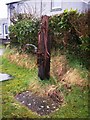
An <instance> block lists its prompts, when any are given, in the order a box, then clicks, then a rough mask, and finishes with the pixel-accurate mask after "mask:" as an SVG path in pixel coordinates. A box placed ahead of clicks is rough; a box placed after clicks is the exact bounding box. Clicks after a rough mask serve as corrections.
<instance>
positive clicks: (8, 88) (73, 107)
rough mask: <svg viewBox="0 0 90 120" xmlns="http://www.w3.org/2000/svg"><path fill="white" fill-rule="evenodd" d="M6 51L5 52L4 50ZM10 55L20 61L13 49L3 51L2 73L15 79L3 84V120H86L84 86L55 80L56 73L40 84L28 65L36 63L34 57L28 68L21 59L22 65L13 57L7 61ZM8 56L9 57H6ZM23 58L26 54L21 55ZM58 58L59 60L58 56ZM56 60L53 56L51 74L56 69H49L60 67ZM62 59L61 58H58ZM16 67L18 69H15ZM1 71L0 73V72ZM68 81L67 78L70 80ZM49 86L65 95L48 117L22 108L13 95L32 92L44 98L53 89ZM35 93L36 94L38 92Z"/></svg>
mask: <svg viewBox="0 0 90 120" xmlns="http://www.w3.org/2000/svg"><path fill="white" fill-rule="evenodd" d="M6 51H7V50H6ZM10 55H11V56H12V55H15V56H16V57H17V60H18V59H19V58H21V55H22V56H23V55H24V54H20V56H19V55H17V54H15V50H14V51H13V50H12V51H9V50H8V52H6V54H4V56H3V57H2V59H1V58H0V61H1V60H2V64H1V65H0V68H2V72H4V73H8V74H11V75H12V76H14V79H12V80H9V81H5V82H2V117H3V119H5V118H7V119H10V118H12V119H14V118H87V117H88V87H87V86H86V85H85V84H70V83H69V84H68V82H67V81H63V82H61V81H60V80H59V81H58V78H57V77H56V76H55V74H52V75H51V78H50V80H49V81H47V80H46V81H41V80H40V79H39V78H38V76H37V68H36V67H35V65H34V67H33V66H31V65H30V63H34V64H35V59H33V56H29V58H30V61H27V62H28V65H29V66H30V68H26V66H23V63H24V62H26V61H24V60H23V59H21V63H22V64H21V65H19V64H18V61H17V62H16V63H15V61H16V58H15V59H13V57H15V56H13V57H11V58H10ZM7 56H9V57H7ZM24 56H25V55H24ZM58 58H59V57H58ZM57 60H58V59H56V58H54V56H52V62H51V64H52V65H51V69H53V71H54V70H55V69H56V71H57V70H58V69H57V67H52V66H53V65H54V62H55V64H56V65H57V64H58V66H59V65H60V64H59V62H57ZM59 60H60V61H61V60H62V57H61V58H59ZM17 65H18V66H17ZM0 71H1V70H0ZM69 80H70V79H69ZM52 86H54V87H57V86H58V89H59V90H60V91H61V92H62V94H63V95H64V104H63V105H62V106H60V108H59V109H58V110H57V111H55V112H54V113H52V114H50V115H48V116H42V117H41V116H38V115H37V114H36V113H34V112H32V111H31V110H29V109H28V108H27V107H25V106H23V105H21V104H20V103H19V102H17V100H15V95H16V94H18V93H22V92H23V91H27V90H30V91H33V92H34V93H36V94H38V95H42V94H43V95H44V94H45V92H44V91H46V93H47V92H48V90H50V88H52ZM37 90H38V91H37Z"/></svg>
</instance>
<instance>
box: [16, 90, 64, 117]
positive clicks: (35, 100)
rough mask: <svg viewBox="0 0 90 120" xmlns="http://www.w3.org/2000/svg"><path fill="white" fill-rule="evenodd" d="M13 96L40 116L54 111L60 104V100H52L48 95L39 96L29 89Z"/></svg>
mask: <svg viewBox="0 0 90 120" xmlns="http://www.w3.org/2000/svg"><path fill="white" fill-rule="evenodd" d="M15 98H16V99H17V100H18V101H19V102H21V103H22V104H23V105H25V106H27V107H28V108H29V109H31V110H32V111H33V112H36V113H37V114H39V115H40V116H42V115H48V114H50V113H52V112H54V111H55V110H57V109H58V107H59V106H60V105H61V104H62V100H61V102H60V101H59V102H58V101H53V99H51V98H50V97H48V96H45V97H40V96H37V95H36V94H35V93H32V92H31V91H25V92H23V93H20V94H18V95H16V96H15Z"/></svg>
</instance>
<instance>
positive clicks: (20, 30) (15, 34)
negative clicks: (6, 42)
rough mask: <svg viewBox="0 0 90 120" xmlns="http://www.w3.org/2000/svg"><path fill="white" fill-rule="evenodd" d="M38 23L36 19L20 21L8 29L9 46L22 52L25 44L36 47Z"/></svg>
mask: <svg viewBox="0 0 90 120" xmlns="http://www.w3.org/2000/svg"><path fill="white" fill-rule="evenodd" d="M38 29H39V21H38V20H37V19H21V20H20V21H18V22H16V23H15V24H13V25H11V26H10V27H9V31H10V40H11V41H10V42H11V46H16V47H17V48H19V50H21V51H24V47H25V45H26V44H34V45H36V46H37V38H38Z"/></svg>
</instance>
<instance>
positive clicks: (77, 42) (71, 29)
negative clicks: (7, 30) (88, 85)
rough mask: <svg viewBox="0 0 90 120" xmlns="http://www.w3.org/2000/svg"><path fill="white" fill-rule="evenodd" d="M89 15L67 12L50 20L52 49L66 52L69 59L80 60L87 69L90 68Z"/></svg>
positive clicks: (72, 11)
mask: <svg viewBox="0 0 90 120" xmlns="http://www.w3.org/2000/svg"><path fill="white" fill-rule="evenodd" d="M88 13H89V12H86V13H82V14H80V13H78V12H77V11H76V10H71V11H68V10H65V11H64V13H63V14H60V15H54V16H52V17H50V19H49V31H50V34H51V42H52V48H55V49H60V50H64V53H65V54H66V55H67V58H69V57H70V58H74V59H75V60H76V61H77V60H78V61H79V62H80V64H82V65H83V66H85V67H86V68H89V66H90V56H89V52H90V36H89V31H88Z"/></svg>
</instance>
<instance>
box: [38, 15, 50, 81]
mask: <svg viewBox="0 0 90 120" xmlns="http://www.w3.org/2000/svg"><path fill="white" fill-rule="evenodd" d="M37 56H38V59H37V63H38V76H39V77H40V79H42V80H43V79H49V77H50V40H49V37H48V16H46V15H45V16H42V18H41V26H40V31H39V33H38V52H37Z"/></svg>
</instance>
